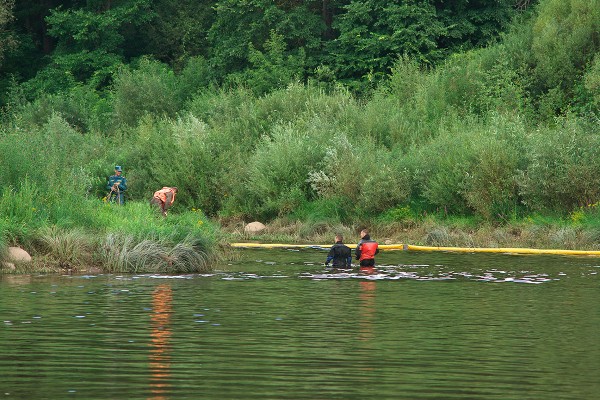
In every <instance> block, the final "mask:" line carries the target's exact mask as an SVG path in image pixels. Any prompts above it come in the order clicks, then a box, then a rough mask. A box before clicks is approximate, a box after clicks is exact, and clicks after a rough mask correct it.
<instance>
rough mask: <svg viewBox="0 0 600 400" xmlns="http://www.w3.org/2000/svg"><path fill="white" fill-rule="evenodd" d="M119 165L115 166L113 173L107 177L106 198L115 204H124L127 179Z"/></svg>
mask: <svg viewBox="0 0 600 400" xmlns="http://www.w3.org/2000/svg"><path fill="white" fill-rule="evenodd" d="M122 173H123V169H122V168H121V166H120V165H117V166H115V174H114V175H113V176H111V177H109V178H108V183H107V184H106V190H110V192H109V193H108V196H107V199H108V201H110V202H113V203H117V204H125V191H126V190H127V179H125V177H124V176H123V175H121V174H122Z"/></svg>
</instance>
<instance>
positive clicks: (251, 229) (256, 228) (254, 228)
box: [244, 221, 266, 233]
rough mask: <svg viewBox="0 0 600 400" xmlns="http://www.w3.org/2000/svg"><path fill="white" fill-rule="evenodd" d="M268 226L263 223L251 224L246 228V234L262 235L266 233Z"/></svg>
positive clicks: (255, 222)
mask: <svg viewBox="0 0 600 400" xmlns="http://www.w3.org/2000/svg"><path fill="white" fill-rule="evenodd" d="M265 228H266V226H265V225H264V224H263V223H262V222H258V221H254V222H250V223H249V224H248V225H246V226H245V227H244V232H246V233H260V232H262V231H264V230H265Z"/></svg>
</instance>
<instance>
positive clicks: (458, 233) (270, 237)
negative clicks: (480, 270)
mask: <svg viewBox="0 0 600 400" xmlns="http://www.w3.org/2000/svg"><path fill="white" fill-rule="evenodd" d="M221 226H222V229H223V232H224V233H223V235H224V236H225V237H226V238H227V240H229V242H244V241H256V242H262V243H300V244H303V243H318V244H327V243H333V238H334V235H335V234H337V233H340V234H342V235H343V236H344V239H345V242H346V243H355V242H357V241H358V240H359V232H360V230H361V229H362V228H363V227H368V228H369V229H370V231H371V237H372V238H374V239H375V240H377V241H378V242H379V243H381V244H397V243H403V244H411V245H418V246H439V247H481V248H538V249H565V250H600V227H596V226H594V225H583V224H576V223H568V222H566V221H560V220H554V221H552V222H548V221H544V220H539V219H538V220H535V219H532V218H529V219H524V220H522V221H515V222H511V223H506V224H503V225H494V224H491V223H486V222H476V221H473V220H472V219H467V218H464V219H459V218H456V219H446V220H436V219H433V218H431V219H425V220H423V221H420V222H418V223H415V222H411V223H395V224H390V223H386V224H381V223H380V224H378V223H364V224H354V225H347V224H329V223H326V222H320V223H319V222H316V223H315V222H313V223H307V222H298V221H287V220H285V219H279V220H275V221H273V222H271V223H269V224H267V225H266V228H265V229H264V231H262V232H260V233H248V232H245V231H244V227H245V224H244V223H243V222H241V221H236V222H229V223H227V224H222V225H221Z"/></svg>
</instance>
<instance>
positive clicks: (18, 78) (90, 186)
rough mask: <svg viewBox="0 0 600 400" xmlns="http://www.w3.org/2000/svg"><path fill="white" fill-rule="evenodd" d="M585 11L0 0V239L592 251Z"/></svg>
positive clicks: (588, 5)
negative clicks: (114, 181) (260, 232)
mask: <svg viewBox="0 0 600 400" xmlns="http://www.w3.org/2000/svg"><path fill="white" fill-rule="evenodd" d="M599 27H600V1H599V0H587V1H584V0H539V1H534V0H532V1H525V0H498V1H493V2H492V1H484V0H471V1H469V0H457V1H452V2H448V1H444V0H394V1H383V0H322V1H297V0H280V1H279V0H275V1H269V0H223V1H202V0H198V1H192V0H182V1H178V2H172V1H166V0H87V1H82V0H80V1H78V0H73V1H58V0H44V1H30V0H20V1H17V2H15V1H14V0H0V72H1V74H0V108H1V115H0V118H1V126H0V154H1V158H0V182H2V193H0V216H1V219H0V233H2V235H1V236H0V237H1V239H0V243H3V244H5V245H8V244H17V243H19V244H27V245H29V246H30V247H33V248H36V249H38V250H39V252H40V253H41V254H55V255H56V254H57V252H58V253H60V252H63V253H68V254H66V255H64V256H63V258H65V259H63V260H62V261H60V263H62V264H61V265H66V264H76V263H77V262H80V261H81V260H78V259H77V258H78V257H80V253H77V252H75V251H74V250H70V251H66V250H64V247H65V246H64V243H63V242H64V240H65V239H64V238H65V237H67V236H68V237H72V240H73V241H75V242H77V241H78V240H81V239H77V238H80V237H85V236H88V237H94V239H93V240H91V239H90V240H91V243H87V242H86V243H83V244H80V246H79V247H77V246H74V247H73V248H83V247H85V246H88V247H89V246H91V247H92V248H95V249H100V248H107V243H109V242H110V243H111V246H122V243H124V242H128V245H129V247H130V248H131V247H135V246H137V245H141V244H143V243H146V244H147V243H149V242H148V241H150V242H156V243H159V244H160V245H161V246H162V247H161V250H160V251H162V252H165V251H166V252H171V253H172V252H173V251H174V249H175V247H176V246H177V245H180V244H182V243H187V245H189V247H190V248H196V247H195V246H197V243H196V242H197V241H198V238H202V240H201V241H202V243H203V244H202V246H204V247H202V249H203V250H202V251H203V253H202V254H205V253H206V252H207V251H208V250H207V248H210V247H211V246H212V247H214V245H211V244H210V243H213V244H214V243H215V242H218V241H219V240H221V239H220V237H221V235H223V233H222V230H223V229H225V230H227V228H231V227H234V228H233V230H234V231H235V229H236V228H235V227H239V226H240V224H243V223H245V222H250V221H253V220H261V221H263V222H266V223H270V224H271V226H274V227H280V229H279V231H277V229H275V228H273V230H272V231H271V234H273V236H272V237H273V238H275V239H276V238H277V237H278V236H277V235H278V234H281V235H284V234H287V235H292V236H293V237H295V238H296V239H298V240H302V239H304V240H306V239H308V238H314V237H319V235H322V234H329V233H330V232H331V231H334V230H335V231H343V232H345V233H350V234H354V232H355V230H356V228H357V227H358V226H371V227H374V228H375V232H379V233H380V234H381V235H383V234H385V235H386V236H389V237H392V238H394V239H396V238H398V235H405V236H407V237H410V238H411V239H414V240H416V241H421V242H427V243H429V244H438V245H448V244H455V243H456V242H460V241H462V242H463V243H464V242H465V241H466V242H468V243H470V244H474V241H478V240H484V241H485V243H484V244H486V245H503V244H505V243H506V242H507V241H512V240H514V241H516V242H517V244H526V245H528V244H542V245H546V246H559V247H578V246H580V247H594V246H596V243H598V239H600V212H598V210H597V207H598V204H599V202H600V123H599V122H600V119H599V118H600V56H599V55H598V53H599V49H600V29H599ZM115 165H122V166H123V169H124V176H126V177H127V180H128V185H129V189H128V191H127V204H126V206H125V207H122V209H116V208H115V207H110V205H108V204H106V203H104V202H103V201H102V199H103V197H104V196H106V188H105V184H106V178H107V176H108V175H110V174H112V170H113V168H114V166H115ZM163 186H177V187H178V188H179V194H178V198H177V202H176V203H175V205H174V208H173V213H172V214H171V215H170V216H169V218H167V219H165V220H164V221H163V220H162V219H161V218H158V217H156V216H155V215H154V214H152V213H151V212H150V210H148V206H147V202H148V200H149V198H150V196H151V195H152V193H153V192H154V191H155V190H157V189H159V188H161V187H163ZM171 217H172V218H171ZM148 221H150V222H148ZM482 227H483V230H487V232H488V234H487V236H485V239H474V238H473V237H472V236H471V237H467V236H468V234H467V233H465V232H473V231H481V230H482ZM377 229H378V231H377ZM498 229H504V230H503V231H502V234H498ZM230 230H231V229H230ZM457 230H460V231H461V233H460V235H458V236H457V234H454V232H455V231H457ZM74 232H75V233H74ZM403 232H404V233H403ZM407 232H408V233H407ZM411 232H415V233H414V236H411ZM490 232H493V234H492V233H490ZM507 232H511V233H510V234H509V233H507ZM515 232H516V233H515ZM549 232H550V233H552V234H549ZM67 233H68V235H67ZM115 235H116V236H115ZM461 235H462V236H461ZM536 235H537V236H536ZM491 236H494V237H493V238H491ZM115 237H116V238H117V239H115ZM548 238H554V239H553V240H550V241H548V240H549V239H548ZM492 239H493V240H492ZM544 240H545V241H544ZM519 241H520V242H519ZM84 242H85V241H84ZM523 242H525V243H523ZM99 243H100V244H99ZM102 244H103V245H102ZM511 244H512V243H511ZM52 246H54V247H52ZM61 246H62V247H61ZM102 246H104V247H102ZM57 247H58V248H60V249H62V250H60V251H58V250H56V248H57ZM108 247H110V246H108ZM184 247H185V246H184ZM53 248H54V250H52V249H53ZM165 249H166V250H165ZM74 253H77V254H74ZM81 253H82V254H83V253H85V251H84V250H81ZM159 253H160V252H159ZM171 253H169V254H171ZM95 254H96V257H100V256H98V254H102V252H101V251H95ZM160 254H162V253H160ZM103 257H104V258H102V257H100V259H102V261H101V262H102V263H104V264H106V262H107V257H108V258H110V257H111V256H110V254H108V253H106V254H104V256H103ZM156 257H159V258H160V256H158V255H157V256H156ZM161 259H164V257H162V258H161ZM86 261H87V262H92V261H90V260H86ZM111 262H113V265H114V268H115V269H117V268H126V267H127V265H128V263H129V262H128V261H127V260H126V259H120V260H113V259H111ZM60 263H59V264H60ZM148 263H149V262H148ZM183 263H184V264H185V262H183ZM129 264H131V263H129ZM171 264H172V263H171ZM171 264H169V263H168V262H167V263H165V265H171Z"/></svg>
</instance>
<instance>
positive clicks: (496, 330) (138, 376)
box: [0, 249, 600, 399]
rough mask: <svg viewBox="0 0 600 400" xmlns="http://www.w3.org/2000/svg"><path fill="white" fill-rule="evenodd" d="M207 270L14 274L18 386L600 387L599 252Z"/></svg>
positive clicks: (14, 394)
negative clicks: (365, 267) (368, 270)
mask: <svg viewBox="0 0 600 400" xmlns="http://www.w3.org/2000/svg"><path fill="white" fill-rule="evenodd" d="M239 255H240V257H239V260H237V261H235V262H232V263H230V264H226V265H218V266H216V269H215V272H214V273H212V274H207V275H183V276H158V275H135V276H134V275H131V276H122V275H97V276H15V275H4V276H1V275H0V348H1V353H0V397H4V398H7V399H10V398H19V399H69V398H78V399H212V398H214V399H217V398H218V399H598V398H600V378H599V376H600V373H599V370H600V278H599V276H598V273H599V272H600V259H598V258H584V257H550V256H509V255H483V254H478V255H464V254H463V255H459V254H444V253H406V252H385V253H383V254H382V255H380V257H379V258H378V261H379V263H380V265H379V268H378V271H377V272H376V273H375V274H373V275H361V274H359V273H357V272H353V273H338V272H335V271H333V272H332V271H326V270H325V269H324V268H323V267H322V262H323V261H324V258H325V255H326V252H325V251H324V250H316V249H308V250H301V251H291V250H240V251H239Z"/></svg>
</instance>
